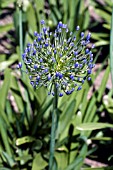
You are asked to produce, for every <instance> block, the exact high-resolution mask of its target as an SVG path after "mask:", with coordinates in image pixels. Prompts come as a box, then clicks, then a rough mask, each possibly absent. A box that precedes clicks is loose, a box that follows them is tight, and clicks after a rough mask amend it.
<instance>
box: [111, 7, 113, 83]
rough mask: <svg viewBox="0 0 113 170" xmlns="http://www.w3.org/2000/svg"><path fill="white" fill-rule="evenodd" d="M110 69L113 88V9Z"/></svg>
mask: <svg viewBox="0 0 113 170" xmlns="http://www.w3.org/2000/svg"><path fill="white" fill-rule="evenodd" d="M110 69H111V77H112V86H113V8H112V17H111V31H110Z"/></svg>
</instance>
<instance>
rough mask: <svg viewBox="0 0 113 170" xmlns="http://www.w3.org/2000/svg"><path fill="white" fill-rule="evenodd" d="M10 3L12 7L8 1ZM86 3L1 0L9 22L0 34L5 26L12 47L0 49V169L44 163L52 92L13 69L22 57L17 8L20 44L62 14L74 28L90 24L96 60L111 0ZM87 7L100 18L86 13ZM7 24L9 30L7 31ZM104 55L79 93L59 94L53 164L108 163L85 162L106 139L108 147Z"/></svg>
mask: <svg viewBox="0 0 113 170" xmlns="http://www.w3.org/2000/svg"><path fill="white" fill-rule="evenodd" d="M11 3H12V4H13V6H12V7H10V6H9V4H11ZM88 3H89V4H87V3H86V1H85V0H82V1H79V0H76V1H75V0H70V1H68V0H60V1H55V0H48V1H45V0H24V1H19V0H18V1H16V0H7V1H6V0H0V15H1V16H2V15H3V13H4V10H8V12H9V13H11V15H12V17H13V22H12V23H8V24H5V25H3V26H0V34H3V33H5V32H7V35H6V37H7V38H9V39H11V41H12V42H13V43H12V44H10V45H9V46H8V47H7V48H8V49H9V51H10V50H11V53H10V52H9V54H8V55H7V54H5V53H4V54H1V55H0V138H1V140H0V170H13V169H14V170H20V169H21V170H31V169H32V170H36V169H37V170H41V169H47V168H48V159H49V142H50V128H51V114H52V101H53V98H52V97H50V96H47V91H46V89H44V88H40V89H39V90H36V91H34V90H33V89H32V87H31V85H30V84H29V80H28V78H27V76H26V75H25V74H24V76H23V74H21V73H20V72H19V71H18V70H17V69H16V63H17V62H18V61H20V60H21V55H20V46H19V39H20V37H19V24H20V23H19V9H20V10H21V12H22V26H23V34H24V35H23V43H24V47H25V46H26V44H27V43H28V42H32V39H33V32H34V31H35V30H37V31H39V30H40V26H39V22H40V20H41V19H45V21H46V24H47V25H48V26H49V27H50V29H51V30H52V29H54V27H55V26H56V25H57V23H58V21H60V20H62V21H63V22H64V23H67V24H68V26H69V29H70V30H72V31H73V32H74V30H75V27H76V25H80V27H81V31H85V32H86V31H87V30H92V32H93V33H92V38H93V40H94V42H96V46H98V48H99V47H100V46H101V48H100V51H99V52H98V51H97V50H96V49H95V53H97V56H96V57H95V61H96V59H98V56H99V55H100V52H101V51H102V50H103V48H104V46H103V45H109V36H110V34H109V32H110V24H111V12H112V6H113V2H112V1H108V0H104V1H103V3H102V2H101V1H93V0H89V1H88ZM91 9H93V10H94V12H95V13H96V14H97V16H98V17H99V19H96V18H94V17H93V16H92V15H91V11H90V10H91ZM98 17H97V18H98ZM100 25H101V27H100ZM98 28H99V30H98ZM101 28H102V31H101ZM10 30H12V31H13V32H14V33H12V34H11V33H10ZM95 30H96V31H95ZM97 32H98V33H97ZM107 56H108V53H107ZM107 56H104V61H103V62H102V64H101V67H100V68H99V69H98V70H97V71H96V73H94V74H93V75H92V82H90V83H89V84H88V83H85V84H84V88H83V89H82V90H81V91H80V92H79V93H73V94H72V95H71V96H64V97H62V98H60V99H59V103H58V111H59V116H60V120H59V124H58V131H57V137H56V149H55V160H54V169H55V170H64V169H65V170H80V169H81V168H82V169H83V170H90V169H98V170H99V169H100V170H104V169H105V170H106V169H113V167H111V168H109V167H108V168H90V167H89V165H88V164H86V163H85V158H86V157H88V158H90V159H92V158H94V155H95V153H96V152H97V151H98V148H99V147H100V146H101V145H102V144H104V146H108V144H109V145H110V151H112V150H113V146H112V144H113V138H112V135H111V134H112V131H111V130H110V128H111V127H113V125H112V123H113V116H112V113H113V101H112V100H113V99H112V90H110V89H107V88H106V84H107V81H108V77H109V73H110V67H109V64H106V63H107V61H108V57H107ZM104 67H106V69H105V73H104V76H103V79H102V82H101V85H100V87H99V89H97V90H95V89H93V90H92V92H90V93H91V97H90V100H89V99H88V95H89V90H90V91H91V88H90V87H91V86H92V85H93V83H94V82H95V80H96V78H97V77H98V75H99V74H100V72H101V71H102V70H103V69H104ZM92 88H93V87H92ZM103 96H104V97H103ZM102 112H106V114H107V117H108V118H109V120H104V119H102V117H101V113H102ZM98 122H100V123H98ZM109 127H110V128H109ZM102 128H107V129H102ZM97 129H98V130H97ZM93 130H95V131H93ZM108 132H109V133H110V135H111V136H110V137H109V134H108ZM93 144H95V147H93ZM102 146H103V145H102ZM103 150H104V148H103ZM112 155H113V153H111V152H108V154H107V157H106V162H107V159H108V157H109V161H108V162H107V163H109V162H112ZM96 156H97V157H98V155H96ZM97 160H98V159H97ZM111 165H113V164H111Z"/></svg>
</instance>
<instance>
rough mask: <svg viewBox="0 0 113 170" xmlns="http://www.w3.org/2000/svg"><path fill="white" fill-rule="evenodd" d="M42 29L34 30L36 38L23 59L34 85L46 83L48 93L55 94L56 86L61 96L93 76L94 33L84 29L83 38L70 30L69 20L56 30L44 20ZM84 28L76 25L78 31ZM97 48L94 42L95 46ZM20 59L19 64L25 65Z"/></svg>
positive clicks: (28, 46) (23, 55)
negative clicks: (91, 43)
mask: <svg viewBox="0 0 113 170" xmlns="http://www.w3.org/2000/svg"><path fill="white" fill-rule="evenodd" d="M41 27H42V29H41V32H40V33H38V32H36V31H35V32H34V37H35V38H34V41H33V43H32V44H30V43H28V45H27V47H26V49H25V51H24V53H23V54H22V59H23V61H24V63H25V65H26V73H27V74H28V75H29V79H30V83H31V85H32V86H33V87H34V88H38V87H40V86H45V87H47V88H48V94H52V95H53V96H54V88H53V87H54V86H56V88H57V89H58V93H59V96H60V97H62V96H63V95H64V93H65V94H67V95H69V94H71V93H73V91H75V90H77V91H78V90H81V89H82V85H83V84H84V81H85V80H91V77H90V74H91V73H92V68H93V67H94V64H93V54H92V51H91V49H89V48H88V44H89V43H90V38H91V33H90V32H89V33H88V34H87V35H86V36H85V34H84V32H81V34H80V35H81V36H80V39H79V40H78V41H77V40H76V35H75V34H73V33H72V32H69V30H68V27H67V25H66V24H63V23H62V22H61V21H60V22H59V23H58V25H57V27H56V29H55V31H54V32H50V29H49V28H48V27H45V21H44V20H42V21H41ZM79 29H80V27H79V26H77V27H76V29H75V30H76V33H78V30H79ZM92 48H94V45H93V47H92ZM21 67H22V66H21V64H20V63H19V68H21Z"/></svg>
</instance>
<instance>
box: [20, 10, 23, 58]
mask: <svg viewBox="0 0 113 170" xmlns="http://www.w3.org/2000/svg"><path fill="white" fill-rule="evenodd" d="M19 44H20V54H21V55H22V53H23V30H22V11H21V8H19ZM21 60H22V59H21Z"/></svg>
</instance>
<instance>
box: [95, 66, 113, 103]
mask: <svg viewBox="0 0 113 170" xmlns="http://www.w3.org/2000/svg"><path fill="white" fill-rule="evenodd" d="M109 72H110V68H109V66H108V67H107V69H106V71H105V73H104V76H103V79H102V82H101V85H100V87H99V89H98V98H97V100H98V101H100V100H101V98H102V95H103V93H104V90H105V88H106V84H107V81H108V77H109Z"/></svg>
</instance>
